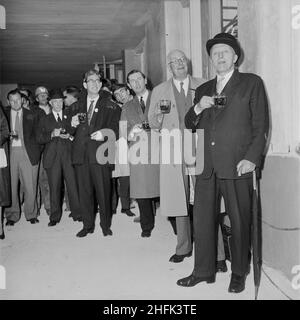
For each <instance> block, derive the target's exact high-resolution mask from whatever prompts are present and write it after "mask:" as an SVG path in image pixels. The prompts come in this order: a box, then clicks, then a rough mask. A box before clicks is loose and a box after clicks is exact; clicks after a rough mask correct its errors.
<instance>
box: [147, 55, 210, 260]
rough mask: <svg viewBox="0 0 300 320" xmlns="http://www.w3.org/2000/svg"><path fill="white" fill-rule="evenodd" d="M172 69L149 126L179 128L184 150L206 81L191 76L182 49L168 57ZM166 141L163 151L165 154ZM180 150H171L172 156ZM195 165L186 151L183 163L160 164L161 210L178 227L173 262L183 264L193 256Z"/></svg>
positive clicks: (156, 93) (155, 97) (154, 99)
mask: <svg viewBox="0 0 300 320" xmlns="http://www.w3.org/2000/svg"><path fill="white" fill-rule="evenodd" d="M167 63H168V68H169V70H170V72H171V74H172V78H170V79H169V80H167V81H165V82H163V83H161V84H159V85H158V86H156V87H155V88H154V89H153V94H152V96H151V104H150V109H149V123H150V126H151V128H154V129H159V130H161V129H166V130H169V131H170V132H171V131H172V130H174V129H179V130H180V131H181V133H182V140H180V146H179V147H180V148H179V149H180V150H183V148H184V147H186V144H184V143H183V133H184V129H185V125H184V116H185V114H186V112H187V111H188V110H189V108H190V107H191V106H192V104H193V99H194V93H195V89H196V88H197V87H198V86H199V85H200V84H201V83H203V82H204V80H203V79H197V78H194V77H192V76H191V75H189V74H188V59H187V57H186V55H185V54H184V52H182V51H181V50H177V49H176V50H172V51H170V52H169V54H168V56H167ZM160 100H169V101H170V103H171V106H172V107H171V109H170V112H169V113H167V114H163V113H162V111H161V109H160V105H159V104H160ZM162 148H163V145H162V140H161V144H160V149H161V153H162ZM179 149H178V148H175V146H174V147H173V148H171V150H170V153H171V155H172V154H173V153H174V151H175V150H179ZM192 169H193V165H190V164H186V162H185V159H184V157H183V152H182V163H179V164H175V163H170V164H161V165H160V210H161V213H162V215H164V216H167V217H169V219H170V221H171V223H173V221H174V220H173V219H174V218H173V217H175V219H176V226H175V227H173V228H174V231H175V232H176V233H177V246H176V252H175V254H173V255H172V256H171V257H170V259H169V261H170V262H174V263H179V262H182V261H183V260H184V258H186V257H190V256H191V255H192V230H191V221H190V214H189V212H190V210H191V209H190V208H191V204H190V191H193V189H194V188H193V186H194V180H195V176H194V174H195V173H193V172H192Z"/></svg>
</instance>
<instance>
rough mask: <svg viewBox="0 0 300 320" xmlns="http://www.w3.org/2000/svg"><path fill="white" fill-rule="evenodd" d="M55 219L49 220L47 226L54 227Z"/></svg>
mask: <svg viewBox="0 0 300 320" xmlns="http://www.w3.org/2000/svg"><path fill="white" fill-rule="evenodd" d="M57 223H58V222H57V221H50V222H49V223H48V227H54V226H55V225H57Z"/></svg>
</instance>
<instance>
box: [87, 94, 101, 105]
mask: <svg viewBox="0 0 300 320" xmlns="http://www.w3.org/2000/svg"><path fill="white" fill-rule="evenodd" d="M98 99H99V94H98V95H97V97H95V98H90V97H89V96H87V107H89V105H90V104H91V101H94V107H95V105H96V104H97V102H98Z"/></svg>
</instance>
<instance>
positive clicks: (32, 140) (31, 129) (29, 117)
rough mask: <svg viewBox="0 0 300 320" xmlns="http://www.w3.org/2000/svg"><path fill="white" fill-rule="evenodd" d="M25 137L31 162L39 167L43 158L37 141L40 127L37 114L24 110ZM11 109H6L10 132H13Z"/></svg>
mask: <svg viewBox="0 0 300 320" xmlns="http://www.w3.org/2000/svg"><path fill="white" fill-rule="evenodd" d="M22 110H23V123H22V124H23V136H24V144H25V150H26V152H27V154H28V157H29V160H30V162H31V164H32V165H33V166H35V165H37V164H38V163H39V161H40V158H41V147H40V145H39V144H38V142H37V140H36V131H37V127H38V117H37V114H36V113H34V112H33V111H31V110H28V109H25V108H23V109H22ZM10 111H11V108H10V107H7V108H5V114H6V117H7V121H8V125H9V130H10V131H11V129H10V127H11V112H10Z"/></svg>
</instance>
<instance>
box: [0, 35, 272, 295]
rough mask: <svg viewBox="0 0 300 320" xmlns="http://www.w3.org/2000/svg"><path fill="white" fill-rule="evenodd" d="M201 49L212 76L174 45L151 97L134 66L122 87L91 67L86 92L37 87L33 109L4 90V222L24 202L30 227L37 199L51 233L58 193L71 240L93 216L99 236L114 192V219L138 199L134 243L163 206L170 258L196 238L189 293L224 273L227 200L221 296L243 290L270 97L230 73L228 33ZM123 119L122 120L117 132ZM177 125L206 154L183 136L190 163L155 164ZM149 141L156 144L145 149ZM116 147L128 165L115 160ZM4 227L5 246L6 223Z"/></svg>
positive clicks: (13, 219) (252, 80) (25, 95)
mask: <svg viewBox="0 0 300 320" xmlns="http://www.w3.org/2000/svg"><path fill="white" fill-rule="evenodd" d="M206 48H207V53H208V55H209V56H210V58H211V61H212V64H213V66H214V68H215V71H216V74H217V76H216V77H215V78H214V79H213V80H210V81H205V80H204V79H197V78H194V77H192V76H191V75H189V71H188V70H189V66H188V59H187V57H186V55H185V54H184V53H183V52H182V51H180V50H172V51H171V52H170V53H169V54H168V56H167V64H168V68H169V70H170V73H171V75H172V77H171V78H170V79H169V80H167V81H165V82H163V83H161V84H159V85H158V86H156V87H155V88H154V89H153V91H151V90H150V89H149V88H148V86H147V77H146V75H144V74H143V72H141V71H140V70H132V71H130V72H129V73H128V75H127V78H126V84H118V83H117V82H114V83H113V85H111V83H110V82H109V80H106V79H102V78H101V76H100V74H99V73H98V72H97V71H96V70H89V71H87V72H86V73H85V75H84V78H83V88H84V90H83V91H82V92H80V90H79V89H78V88H76V87H75V86H69V87H66V88H65V89H63V90H59V89H58V90H52V91H51V92H49V91H48V89H47V88H46V87H43V86H39V87H38V88H36V90H35V97H34V99H35V101H34V102H35V103H33V101H31V96H30V92H29V91H28V90H25V89H24V90H22V89H15V90H12V91H10V92H9V93H8V95H7V100H8V102H9V106H8V107H7V108H4V113H3V114H2V111H1V113H0V115H1V128H0V129H1V130H0V142H1V145H0V147H1V146H2V147H3V148H4V150H5V152H6V157H7V159H8V161H7V162H8V165H7V166H6V167H5V166H2V168H1V169H0V173H1V174H0V180H1V187H0V189H1V190H0V191H1V192H0V195H1V198H0V200H1V202H0V205H1V207H3V209H4V210H3V212H4V216H5V219H6V225H9V226H13V225H14V224H15V223H17V222H18V220H19V219H20V214H21V204H23V211H24V215H25V218H26V220H28V221H29V222H30V223H32V224H36V223H38V222H39V220H38V216H39V214H40V208H41V206H42V204H43V205H44V208H45V210H46V212H47V214H48V215H49V223H48V226H49V227H53V226H55V225H56V224H58V223H59V222H60V220H61V217H62V213H63V212H62V204H63V199H64V198H65V200H66V204H67V207H68V208H69V210H70V211H71V213H70V217H71V218H73V220H74V221H78V222H82V229H81V230H80V231H79V232H78V233H77V237H80V238H81V237H85V236H87V235H88V234H90V233H93V232H94V230H95V218H96V215H97V213H99V214H100V227H101V230H102V233H103V236H112V235H113V232H112V228H111V225H112V216H113V213H114V212H115V211H116V207H117V202H118V200H117V199H118V196H119V197H120V200H121V206H122V209H121V212H122V213H124V214H127V215H128V216H134V214H133V213H132V212H131V210H130V205H131V199H135V200H136V202H137V205H138V208H139V213H140V217H139V218H138V219H136V221H139V222H140V226H141V231H142V232H141V237H143V238H149V237H151V233H152V230H153V229H154V227H155V211H156V208H157V206H158V202H159V205H160V212H161V214H162V215H164V216H166V217H168V219H169V220H170V222H171V225H172V227H173V231H174V233H175V234H176V235H177V245H176V250H175V253H174V254H173V255H172V256H171V257H170V259H169V261H170V262H173V263H180V262H182V261H183V260H184V259H185V258H187V257H190V256H192V252H193V242H194V256H195V265H194V270H193V272H192V274H191V275H190V276H188V277H186V278H183V279H180V280H178V281H177V284H178V285H179V286H185V287H191V286H194V285H196V284H198V283H200V282H206V283H213V282H215V276H216V272H226V271H227V266H226V263H225V255H224V245H223V242H222V241H223V239H222V235H221V233H220V230H219V229H220V228H219V213H220V200H221V198H223V199H224V202H225V208H226V212H227V214H228V215H229V218H230V223H231V228H232V242H231V252H232V254H231V269H232V275H231V281H230V284H229V288H228V290H229V292H235V293H238V292H241V291H243V290H244V288H245V279H246V276H247V274H248V273H249V263H250V261H249V251H250V226H251V219H250V217H251V198H252V192H253V190H252V176H253V172H257V173H258V172H259V169H260V167H261V161H262V158H263V153H264V149H265V145H266V137H267V135H268V106H267V99H266V94H265V90H264V86H263V82H262V80H261V79H260V78H259V77H258V76H256V75H254V74H246V73H240V72H239V71H238V69H237V68H236V66H237V64H238V61H239V59H240V56H241V49H240V47H239V44H238V42H237V40H236V39H235V38H234V37H233V36H231V35H230V34H226V33H221V34H218V35H216V36H215V37H214V38H213V39H210V40H208V41H207V46H206ZM166 101H169V102H170V103H167V104H166ZM5 119H6V120H7V121H6V124H5V123H4V122H5ZM120 122H125V123H126V127H125V129H124V128H123V126H120ZM174 129H178V130H179V131H184V130H186V129H188V130H190V132H191V134H192V135H196V132H197V131H198V140H197V141H198V144H199V142H201V141H204V142H203V145H204V147H203V146H202V147H201V146H200V145H198V146H197V148H196V145H195V143H196V142H195V141H196V140H193V139H190V140H187V141H186V140H183V138H182V139H179V141H177V142H176V143H177V144H178V145H177V146H176V145H175V144H176V143H175V142H174V144H173V145H171V150H170V153H171V154H173V152H175V149H176V150H178V148H177V147H179V150H183V149H185V148H188V146H187V144H188V143H189V141H190V142H191V144H193V143H194V147H195V149H197V153H196V162H194V163H192V164H191V162H190V161H187V159H186V157H185V158H184V159H183V161H181V162H179V163H178V162H176V161H175V160H174V159H171V160H170V162H169V163H163V162H158V163H157V162H155V163H153V161H151V159H152V158H153V155H154V154H161V153H162V151H163V150H164V148H165V145H164V143H163V139H161V138H160V136H161V134H162V132H165V130H169V131H171V130H174ZM197 129H204V130H202V131H199V130H197ZM107 130H110V132H112V133H113V134H114V136H115V137H117V139H116V141H114V149H115V150H116V152H115V153H114V161H106V162H105V161H101V160H103V159H102V158H103V157H104V156H103V155H102V154H101V153H100V152H99V150H101V148H102V147H104V146H105V144H106V143H107V142H108V140H109V138H108V136H107V135H106V134H105V132H107ZM203 131H204V136H202V138H203V140H202V139H201V134H202V135H203ZM150 136H151V141H157V143H151V144H149V143H148V142H149V138H150ZM155 136H157V139H155ZM153 137H154V138H153ZM182 137H183V136H182ZM199 137H200V138H199ZM122 141H125V149H126V151H127V152H128V159H131V161H130V160H129V161H128V163H121V162H120V161H117V158H118V157H119V156H120V155H122V152H118V150H119V149H122V148H123V149H122V150H124V143H123V144H122ZM137 144H139V146H141V145H143V144H144V146H145V148H146V149H147V150H148V152H147V157H148V161H146V163H145V162H143V161H142V162H135V161H132V159H134V157H136V156H137V154H136V148H135V146H136V145H137ZM183 153H184V152H182V154H183ZM101 157H102V158H101ZM99 158H100V159H99ZM8 169H9V170H8ZM5 170H6V171H5ZM8 173H9V179H8V175H7V174H8ZM19 185H20V188H19ZM8 195H10V196H9V197H8ZM8 198H10V199H8ZM40 199H41V200H40ZM1 220H2V219H1ZM0 231H1V238H2V239H3V238H4V231H3V227H2V224H1V230H0Z"/></svg>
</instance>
